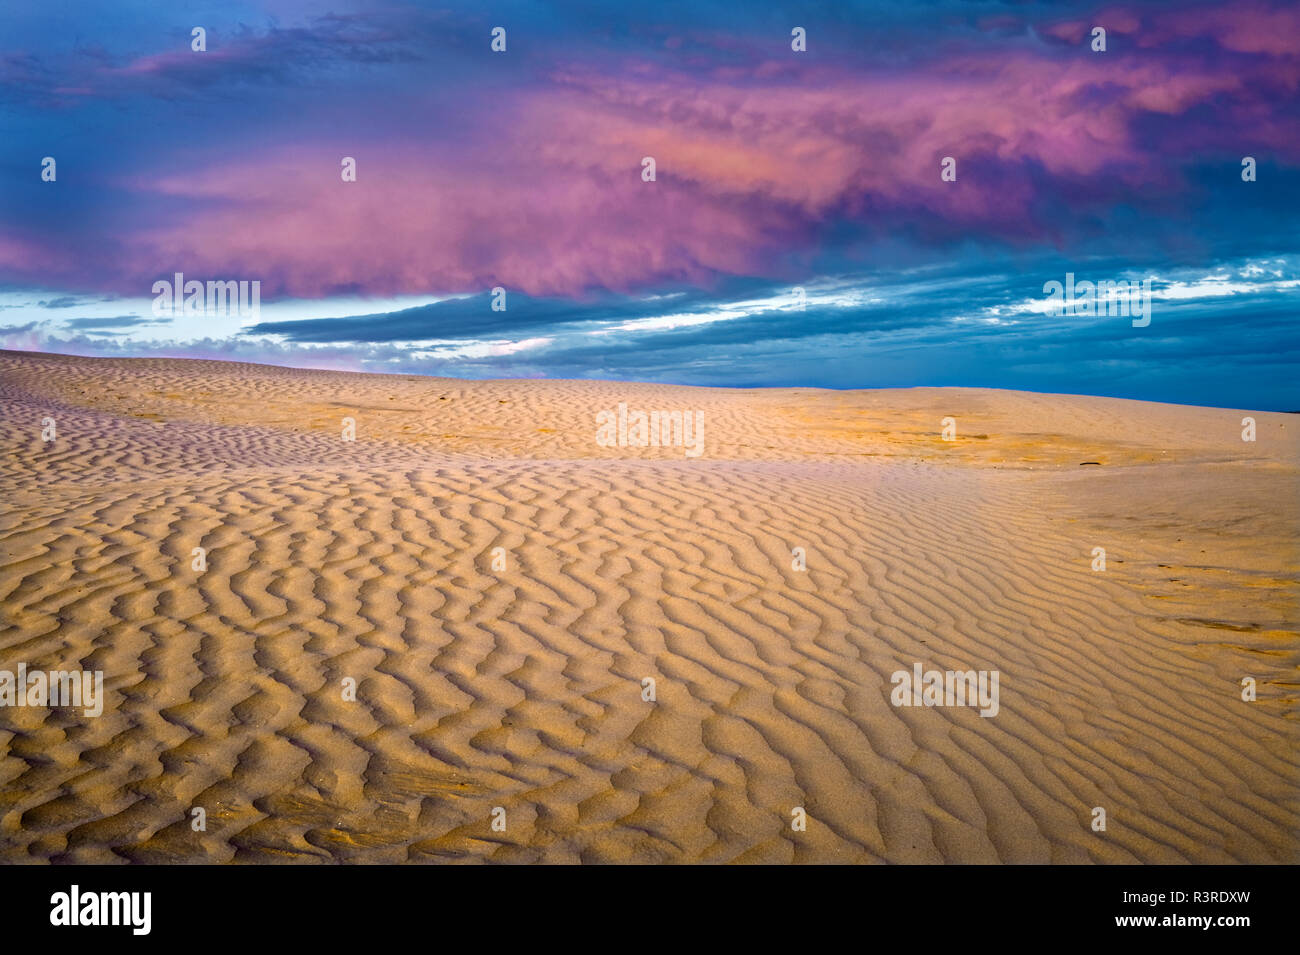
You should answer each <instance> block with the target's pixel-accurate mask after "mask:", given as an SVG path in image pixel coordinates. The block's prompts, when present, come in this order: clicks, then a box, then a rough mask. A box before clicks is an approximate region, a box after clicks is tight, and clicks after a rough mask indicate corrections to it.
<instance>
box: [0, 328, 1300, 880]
mask: <svg viewBox="0 0 1300 955" xmlns="http://www.w3.org/2000/svg"><path fill="white" fill-rule="evenodd" d="M620 402H624V403H626V404H627V405H628V406H629V407H630V408H632V409H645V410H652V409H654V410H658V409H664V410H683V411H687V410H689V411H694V412H698V413H699V414H700V415H702V420H703V423H704V426H703V453H702V454H700V455H699V456H698V457H689V456H687V455H685V454H684V453H683V449H682V448H680V447H645V448H640V447H617V446H614V447H610V446H602V445H601V444H599V443H598V442H597V440H596V431H597V429H596V420H597V415H598V413H599V412H601V411H602V410H609V409H615V408H616V407H617V406H618V404H619V403H620ZM0 408H2V410H0V442H2V444H3V459H2V463H0V607H2V609H0V670H8V671H16V670H17V668H18V666H19V665H20V664H25V665H26V666H27V667H28V668H30V669H82V670H88V671H89V670H95V671H102V672H103V674H104V689H105V701H104V708H103V713H102V715H100V716H97V717H95V716H88V715H86V714H85V713H84V712H83V711H82V710H80V709H76V708H70V707H41V706H0V862H5V863H25V862H83V863H123V862H140V863H225V862H236V863H259V862H274V863H284V862H367V863H369V862H376V863H378V862H383V863H389V862H416V863H424V862H548V863H576V862H588V863H600V862H674V863H676V862H685V863H689V862H708V863H723V862H763V863H789V862H795V863H873V862H891V863H940V862H953V863H998V862H1004V863H1184V862H1190V863H1220V862H1260V863H1295V862H1300V745H1297V744H1298V743H1300V732H1298V723H1297V719H1298V716H1300V714H1298V713H1297V706H1296V700H1297V682H1298V681H1297V665H1298V664H1300V633H1298V630H1300V611H1298V601H1297V596H1298V590H1297V584H1298V582H1300V544H1298V543H1297V542H1298V541H1300V493H1298V492H1300V416H1297V415H1293V414H1280V413H1265V412H1252V411H1249V410H1241V411H1237V410H1222V409H1214V408H1198V407H1184V406H1174V405H1161V404H1151V403H1145V402H1136V401H1125V400H1118V399H1105V398H1087V397H1071V396H1064V395H1041V394H1029V393H1022V392H1010V391H993V390H979V389H961V388H923V389H896V390H895V389H891V390H874V391H848V392H846V391H829V390H818V389H809V388H790V389H754V390H733V389H705V388H688V387H677V386H665V385H650V384H625V383H616V382H597V381H541V380H508V381H465V380H456V379H448V378H426V377H412V376H390V375H370V374H361V373H352V372H333V371H314V370H299V369H286V368H278V367H270V366H261V365H251V364H239V363H227V362H211V361H192V360H184V359H148V360H126V359H122V360H117V359H89V358H76V357H63V356H54V355H42V354H32V353H18V352H0ZM1245 416H1251V417H1253V418H1254V420H1255V422H1256V440H1254V441H1253V442H1252V441H1245V440H1243V439H1242V430H1243V424H1242V418H1243V417H1245ZM946 417H951V418H952V419H953V423H954V426H955V436H954V437H953V440H944V437H943V434H942V432H943V429H944V425H943V424H942V419H944V418H946ZM345 418H350V419H352V421H353V423H354V426H355V440H352V441H348V440H344V435H343V427H344V419H345ZM46 419H52V424H53V427H54V429H55V436H54V437H53V440H45V438H44V436H43V431H45V430H47V427H48V425H49V423H50V422H47V420H46ZM1098 547H1100V548H1104V550H1105V569H1104V570H1099V569H1095V567H1096V566H1097V564H1096V560H1097V558H1096V554H1095V548H1098ZM195 548H202V549H203V552H204V555H205V556H204V562H205V567H204V568H203V569H201V570H196V569H194V561H195V556H194V549H195ZM800 563H802V564H803V569H800V568H799V567H798V566H797V565H798V564H800ZM916 663H920V664H923V665H924V666H925V667H926V668H927V669H928V668H937V669H941V670H948V669H953V670H966V669H975V670H996V671H998V673H999V674H1000V705H999V710H998V712H997V714H996V715H995V716H992V717H983V716H981V715H980V713H979V712H978V711H977V710H976V709H974V708H970V707H956V706H935V707H924V706H923V707H903V706H895V705H893V704H892V703H891V698H890V697H891V690H892V689H893V687H892V686H891V674H892V673H894V672H895V671H898V670H907V671H910V670H912V668H913V666H914V664H916ZM1245 677H1250V678H1253V679H1254V680H1255V681H1256V693H1257V698H1256V699H1254V700H1253V701H1251V700H1244V699H1243V685H1242V680H1243V678H1245ZM647 678H649V679H651V680H653V681H654V683H653V688H654V699H652V700H648V699H647V698H646V692H647V691H646V686H647V684H646V683H644V682H643V681H645V680H646V679H647ZM349 684H351V685H354V686H355V691H354V693H353V694H351V695H352V696H354V698H349V691H348V689H347V687H348V686H349ZM1096 808H1102V809H1104V810H1105V818H1106V827H1105V829H1104V831H1098V830H1096V829H1094V819H1095V818H1096V816H1095V813H1094V809H1096ZM196 809H201V810H202V811H203V813H202V815H203V817H204V821H205V825H204V826H203V827H201V828H196V819H197V816H196V814H195V810H196ZM797 809H802V810H803V811H804V814H805V817H806V826H805V827H804V828H803V829H802V830H800V829H796V828H794V826H793V825H792V821H793V820H794V819H795V815H796V814H795V810H797ZM494 822H497V823H499V824H498V825H494Z"/></svg>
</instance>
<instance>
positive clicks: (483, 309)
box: [0, 0, 1300, 410]
mask: <svg viewBox="0 0 1300 955" xmlns="http://www.w3.org/2000/svg"><path fill="white" fill-rule="evenodd" d="M196 27H202V28H203V30H204V31H205V35H204V41H205V46H206V49H203V50H195V49H193V44H194V37H193V30H194V28H196ZM496 27H501V28H503V29H504V31H505V50H504V51H494V50H493V49H492V42H493V30H494V28H496ZM1096 27H1101V28H1103V29H1104V30H1105V47H1106V48H1105V50H1104V51H1100V50H1094V49H1093V47H1094V45H1096V44H1095V40H1094V38H1093V31H1094V28H1096ZM795 28H802V30H803V31H804V35H805V37H806V49H803V50H795V49H793V48H792V31H793V30H795ZM0 131H2V132H3V135H0V347H4V348H9V349H21V350H38V351H51V352H60V353H65V354H78V355H96V356H117V357H123V356H125V357H145V356H174V357H194V358H216V359H226V360H239V361H255V362H268V363H273V364H282V365H289V366H296V367H312V368H336V369H346V370H358V371H375V372H395V373H403V374H429V375H443V376H454V377H465V378H508V377H528V378H533V377H547V378H601V379H614V380H629V381H656V382H669V383H678V384H696V385H713V386H745V387H753V386H822V387H831V388H874V387H908V386H917V385H965V386H976V387H996V388H1015V389H1025V390H1030V391H1042V392H1059V393H1069V394H1097V395H1114V396H1119V397H1129V398H1140V399H1147V400H1156V401H1171V402H1179V403H1187V404H1201V405H1213V406H1218V407H1235V408H1253V409H1259V410H1300V385H1297V380H1298V379H1300V376H1297V374H1296V367H1297V357H1298V353H1300V335H1298V334H1297V332H1296V328H1297V324H1296V320H1297V303H1298V302H1300V6H1298V5H1296V4H1295V3H1293V2H1267V0H1239V2H1228V3H1197V2H1192V3H1186V2H1184V3H1121V4H1117V5H1116V4H1104V5H1098V4H1096V3H1077V2H1054V3H1034V2H984V0H935V2H916V3H901V2H889V3H874V2H873V3H854V2H849V0H836V2H825V3H818V2H814V3H800V4H774V5H769V4H755V3H752V2H749V0H746V2H726V3H719V2H709V0H692V2H689V3H688V2H674V0H668V2H656V3H650V4H628V3H621V2H620V3H614V2H607V3H595V2H580V3H554V4H542V3H519V2H516V3H482V2H479V3H464V4H455V3H453V4H434V3H410V2H394V0H383V2H367V0H343V2H317V0H292V2H289V0H286V2H249V0H235V2H230V0H223V2H220V3H186V2H175V0H173V2H160V0H155V2H140V0H113V2H104V3H90V2H79V3H72V2H65V0H43V2H42V3H40V4H5V5H3V7H0ZM47 157H48V159H52V160H53V161H54V164H53V168H54V172H53V179H52V181H51V180H50V179H49V178H48V177H49V173H48V171H47V170H48V165H49V164H48V162H47ZM345 157H348V158H351V159H352V160H354V161H355V170H356V176H355V181H345V178H344V175H343V174H342V168H343V160H344V158H345ZM646 157H652V158H653V159H654V167H655V169H654V178H653V180H652V181H648V180H647V178H646V173H645V169H644V164H643V160H644V159H645V158H646ZM946 157H951V158H952V159H953V160H955V164H954V170H955V179H953V178H951V177H949V179H945V178H944V177H943V176H942V175H941V173H942V169H943V162H944V159H945V158H946ZM1245 157H1250V158H1251V159H1253V160H1254V162H1253V172H1254V176H1253V181H1246V180H1245V179H1244V178H1243V169H1244V167H1243V159H1244V158H1245ZM178 272H179V273H182V274H183V276H184V277H185V279H186V280H198V281H200V282H210V281H220V282H227V281H247V282H250V283H251V282H254V281H255V282H257V283H259V286H258V288H259V290H260V298H259V301H258V307H257V308H256V309H255V310H254V309H251V308H250V309H247V310H246V311H245V313H244V314H242V315H241V314H239V313H238V312H237V311H234V312H231V313H229V314H215V313H213V312H212V311H211V310H209V311H208V312H206V313H203V314H185V313H184V312H183V311H182V312H181V313H179V314H177V313H172V314H168V313H166V312H162V313H159V311H158V310H157V308H156V302H155V298H156V295H155V283H156V282H159V281H160V280H166V281H172V280H173V277H174V275H175V274H176V273H178ZM1067 275H1072V276H1073V277H1074V281H1075V282H1080V281H1091V282H1097V281H1127V282H1141V281H1148V282H1149V286H1148V288H1149V290H1150V303H1151V304H1150V311H1149V315H1148V317H1149V319H1150V320H1149V322H1145V323H1138V322H1136V321H1134V320H1131V318H1130V317H1129V316H1127V315H1116V314H1077V313H1075V314H1054V313H1053V312H1052V311H1051V309H1050V308H1049V307H1048V299H1047V294H1046V288H1045V286H1047V284H1048V283H1051V282H1060V283H1063V284H1064V283H1065V282H1066V281H1067ZM494 289H502V290H504V295H500V294H498V295H494V294H493V290H494ZM494 304H495V305H496V306H497V307H498V308H497V309H494V307H493V306H494ZM501 306H504V308H501Z"/></svg>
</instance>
